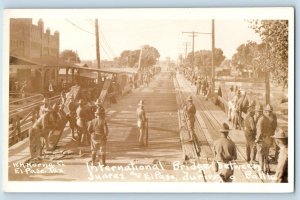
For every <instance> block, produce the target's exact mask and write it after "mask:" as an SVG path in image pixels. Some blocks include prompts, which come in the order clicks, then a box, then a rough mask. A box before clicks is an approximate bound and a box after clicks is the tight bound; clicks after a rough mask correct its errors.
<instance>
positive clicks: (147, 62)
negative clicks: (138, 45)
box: [118, 45, 160, 69]
mask: <svg viewBox="0 0 300 200" xmlns="http://www.w3.org/2000/svg"><path fill="white" fill-rule="evenodd" d="M140 51H141V50H140V49H137V50H124V51H123V52H122V53H121V54H120V57H119V58H118V62H119V65H122V66H128V67H135V66H138V62H139V57H140ZM159 57H160V54H159V52H158V50H157V49H156V48H155V47H152V46H149V45H144V46H143V48H142V57H141V68H144V69H146V68H148V67H150V66H152V65H155V64H156V62H157V59H158V58H159Z"/></svg>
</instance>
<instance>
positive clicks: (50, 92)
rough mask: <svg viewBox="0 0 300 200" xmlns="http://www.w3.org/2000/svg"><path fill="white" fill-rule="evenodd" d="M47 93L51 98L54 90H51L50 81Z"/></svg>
mask: <svg viewBox="0 0 300 200" xmlns="http://www.w3.org/2000/svg"><path fill="white" fill-rule="evenodd" d="M48 91H49V96H50V97H52V96H53V93H54V88H53V84H52V81H51V82H50V83H49V86H48Z"/></svg>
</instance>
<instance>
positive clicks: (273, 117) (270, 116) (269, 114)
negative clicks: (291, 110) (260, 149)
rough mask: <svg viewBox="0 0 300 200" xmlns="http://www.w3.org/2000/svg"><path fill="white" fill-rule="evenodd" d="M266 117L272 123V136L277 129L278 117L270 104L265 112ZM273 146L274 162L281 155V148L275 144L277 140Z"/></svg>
mask: <svg viewBox="0 0 300 200" xmlns="http://www.w3.org/2000/svg"><path fill="white" fill-rule="evenodd" d="M264 114H265V116H266V117H267V118H268V119H269V121H270V123H271V135H274V133H275V130H276V128H277V116H276V114H275V113H274V112H273V107H272V106H271V105H270V104H267V105H266V107H265V110H264ZM272 143H273V144H270V146H272V145H273V146H274V150H275V154H274V160H275V161H277V159H278V154H279V147H278V146H277V145H276V144H275V140H273V142H272Z"/></svg>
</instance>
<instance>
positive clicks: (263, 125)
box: [255, 104, 271, 173]
mask: <svg viewBox="0 0 300 200" xmlns="http://www.w3.org/2000/svg"><path fill="white" fill-rule="evenodd" d="M255 119H256V138H255V143H256V148H257V157H258V162H259V165H260V167H261V170H262V171H263V172H264V173H268V172H269V171H270V166H269V160H268V156H269V148H270V140H271V124H270V121H269V119H268V118H267V117H266V116H265V115H264V114H263V106H262V105H261V104H258V105H256V106H255Z"/></svg>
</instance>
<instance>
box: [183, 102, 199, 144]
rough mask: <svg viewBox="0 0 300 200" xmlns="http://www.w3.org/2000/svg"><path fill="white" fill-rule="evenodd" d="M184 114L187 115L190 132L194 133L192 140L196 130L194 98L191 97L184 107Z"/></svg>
mask: <svg viewBox="0 0 300 200" xmlns="http://www.w3.org/2000/svg"><path fill="white" fill-rule="evenodd" d="M184 112H185V115H186V117H187V125H188V129H189V131H190V132H191V133H192V135H191V137H192V138H191V139H193V135H194V132H195V130H194V128H195V126H194V125H195V115H196V107H195V105H194V103H193V98H192V96H189V97H188V99H187V104H186V105H185V107H184Z"/></svg>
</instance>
